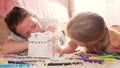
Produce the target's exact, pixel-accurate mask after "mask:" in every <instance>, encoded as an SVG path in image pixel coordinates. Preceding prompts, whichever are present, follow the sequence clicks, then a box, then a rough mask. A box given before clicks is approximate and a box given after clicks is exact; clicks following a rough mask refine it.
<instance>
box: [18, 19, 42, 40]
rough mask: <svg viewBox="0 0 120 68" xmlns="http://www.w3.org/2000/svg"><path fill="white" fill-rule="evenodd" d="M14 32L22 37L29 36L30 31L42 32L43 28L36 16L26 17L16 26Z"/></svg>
mask: <svg viewBox="0 0 120 68" xmlns="http://www.w3.org/2000/svg"><path fill="white" fill-rule="evenodd" d="M16 32H17V33H18V34H20V35H21V36H22V37H24V38H29V37H30V36H31V33H35V32H43V30H42V26H41V24H40V22H39V21H38V20H37V18H35V17H26V18H25V19H24V20H23V21H21V22H20V23H19V24H18V25H17V26H16Z"/></svg>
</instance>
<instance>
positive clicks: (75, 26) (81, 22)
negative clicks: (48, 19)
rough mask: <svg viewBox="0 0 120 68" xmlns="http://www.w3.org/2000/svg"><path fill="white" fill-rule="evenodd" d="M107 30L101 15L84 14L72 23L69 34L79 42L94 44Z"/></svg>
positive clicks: (68, 28)
mask: <svg viewBox="0 0 120 68" xmlns="http://www.w3.org/2000/svg"><path fill="white" fill-rule="evenodd" d="M105 28H106V25H105V22H104V19H103V18H102V17H101V16H100V15H98V14H96V13H92V12H84V13H80V14H78V15H77V16H75V17H74V18H73V19H72V20H71V21H70V23H69V24H68V26H67V33H68V35H70V36H71V37H72V38H74V39H76V40H78V41H81V42H82V41H83V42H92V41H94V40H96V39H99V38H100V37H101V36H102V35H103V33H104V31H105Z"/></svg>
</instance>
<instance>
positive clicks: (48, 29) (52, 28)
mask: <svg viewBox="0 0 120 68" xmlns="http://www.w3.org/2000/svg"><path fill="white" fill-rule="evenodd" d="M55 30H56V28H55V27H53V26H48V28H47V29H46V30H45V32H46V31H51V32H55Z"/></svg>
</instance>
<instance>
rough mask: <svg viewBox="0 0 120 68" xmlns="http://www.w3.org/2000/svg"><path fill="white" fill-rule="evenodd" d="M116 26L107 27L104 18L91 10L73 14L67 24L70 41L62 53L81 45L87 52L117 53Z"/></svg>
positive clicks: (118, 36)
mask: <svg viewBox="0 0 120 68" xmlns="http://www.w3.org/2000/svg"><path fill="white" fill-rule="evenodd" d="M116 29H118V26H113V27H110V28H109V29H108V28H107V26H106V24H105V22H104V19H103V18H102V17H101V16H100V15H98V14H96V13H92V12H85V13H81V14H78V15H77V16H75V17H74V18H73V19H72V20H71V21H70V23H69V24H68V26H67V33H68V36H69V37H70V39H71V41H70V42H69V45H68V46H67V47H66V48H65V49H63V50H62V53H68V52H71V51H74V50H75V49H76V48H77V47H78V46H83V47H84V48H85V50H86V52H89V53H97V54H98V53H119V52H120V32H119V31H118V30H116Z"/></svg>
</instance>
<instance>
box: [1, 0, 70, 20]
mask: <svg viewBox="0 0 120 68" xmlns="http://www.w3.org/2000/svg"><path fill="white" fill-rule="evenodd" d="M0 6H1V7H0V15H1V16H2V17H5V16H6V14H7V13H8V12H9V11H10V10H11V9H12V8H13V7H14V6H20V7H23V8H25V9H27V10H29V11H31V12H33V13H34V14H36V15H37V16H38V17H39V18H56V19H58V20H62V21H68V20H69V13H68V9H67V7H65V6H64V5H63V4H61V3H60V2H58V1H55V0H35V1H33V0H0Z"/></svg>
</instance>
